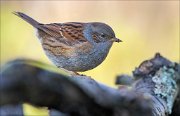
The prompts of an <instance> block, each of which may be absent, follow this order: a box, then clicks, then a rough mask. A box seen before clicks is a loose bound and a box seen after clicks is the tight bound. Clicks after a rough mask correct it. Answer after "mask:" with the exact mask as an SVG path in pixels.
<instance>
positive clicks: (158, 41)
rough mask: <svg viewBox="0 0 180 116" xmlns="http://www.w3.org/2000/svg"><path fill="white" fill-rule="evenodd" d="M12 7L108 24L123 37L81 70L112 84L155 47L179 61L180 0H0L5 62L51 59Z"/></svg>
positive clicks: (43, 18)
mask: <svg viewBox="0 0 180 116" xmlns="http://www.w3.org/2000/svg"><path fill="white" fill-rule="evenodd" d="M13 11H20V12H24V13H26V14H28V15H30V16H31V17H33V18H35V19H36V20H37V21H39V22H42V23H52V22H69V21H73V22H75V21H78V22H91V21H93V22H105V23H107V24H109V25H110V26H111V27H112V28H113V29H114V31H115V33H116V36H117V37H118V38H120V39H121V40H123V42H122V43H115V44H114V45H113V47H112V49H111V50H110V53H109V54H108V57H107V58H106V60H105V61H104V62H103V63H102V64H101V65H100V66H98V67H97V68H95V69H93V70H91V71H87V72H83V74H86V75H90V76H92V77H93V78H94V79H95V80H97V81H99V82H102V83H104V84H107V85H110V86H115V85H114V81H115V76H116V75H118V74H121V73H127V74H131V71H132V70H133V69H134V68H135V67H136V66H138V65H139V64H140V63H141V62H142V61H143V60H145V59H148V58H151V57H153V56H154V54H155V53H156V52H160V53H161V54H162V55H164V56H165V57H167V58H169V59H171V60H172V61H176V62H179V1H111V2H109V1H1V65H2V64H4V63H5V62H7V61H9V60H12V59H15V58H22V57H25V58H31V59H36V60H40V61H42V62H45V63H49V64H52V63H51V62H50V61H49V60H48V58H47V57H46V56H45V54H44V52H43V50H42V48H41V45H40V43H39V41H38V39H37V38H36V36H35V33H34V29H33V28H32V26H30V25H29V24H28V23H26V22H25V21H23V20H21V19H20V18H18V17H17V16H15V15H13V14H12V12H13ZM52 65H53V64H52Z"/></svg>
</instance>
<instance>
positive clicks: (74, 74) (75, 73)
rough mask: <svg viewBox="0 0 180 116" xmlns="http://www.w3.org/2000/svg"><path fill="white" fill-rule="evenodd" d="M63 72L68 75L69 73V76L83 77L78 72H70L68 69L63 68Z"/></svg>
mask: <svg viewBox="0 0 180 116" xmlns="http://www.w3.org/2000/svg"><path fill="white" fill-rule="evenodd" d="M58 68H60V67H58ZM61 69H62V70H63V71H65V72H66V73H68V74H69V76H82V75H81V74H79V73H77V72H75V71H69V70H67V69H64V68H61Z"/></svg>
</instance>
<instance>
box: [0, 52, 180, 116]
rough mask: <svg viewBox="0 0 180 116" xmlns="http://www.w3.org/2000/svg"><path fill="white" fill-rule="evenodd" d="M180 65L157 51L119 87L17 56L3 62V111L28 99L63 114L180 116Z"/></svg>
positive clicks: (120, 79)
mask: <svg viewBox="0 0 180 116" xmlns="http://www.w3.org/2000/svg"><path fill="white" fill-rule="evenodd" d="M45 67H46V68H45ZM179 67H180V66H179V64H177V63H173V62H171V61H169V60H167V59H166V58H164V57H162V56H161V55H160V54H156V55H155V57H154V58H152V59H150V60H146V61H144V62H143V63H141V64H140V66H139V67H138V68H136V69H135V70H134V71H133V75H132V76H128V75H120V76H118V77H117V81H116V84H119V87H118V89H115V88H111V87H108V86H106V85H103V84H101V83H98V82H96V81H95V80H93V79H92V78H90V77H88V76H73V77H71V76H66V75H63V74H62V73H61V72H57V71H55V70H52V68H50V66H47V65H45V64H43V63H40V62H37V61H33V60H22V59H21V60H14V61H11V62H9V63H7V64H6V65H4V66H3V67H2V71H1V81H0V85H1V86H0V92H1V99H0V111H1V113H2V112H3V111H4V112H5V110H3V107H4V106H7V104H19V103H24V102H26V103H30V104H33V105H35V106H39V107H42V106H43V107H44V106H45V107H48V108H49V109H50V115H55V114H57V115H59V116H144V115H145V114H146V116H168V115H170V114H171V116H177V115H180V112H179V109H180V89H179V87H180V86H179V84H180V76H179V74H180V72H179V69H180V68H179ZM120 84H121V85H120ZM9 110H11V109H9Z"/></svg>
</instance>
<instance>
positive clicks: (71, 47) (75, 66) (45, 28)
mask: <svg viewBox="0 0 180 116" xmlns="http://www.w3.org/2000/svg"><path fill="white" fill-rule="evenodd" d="M14 14H15V15H17V16H19V17H20V18H22V19H24V20H25V21H27V22H28V23H30V24H31V25H32V26H33V27H34V28H35V29H36V30H37V37H38V38H39V40H40V41H41V44H42V47H43V49H44V51H45V53H46V55H47V56H48V58H49V59H50V60H51V61H52V62H53V63H54V64H55V65H57V66H58V67H59V68H64V69H66V70H68V71H74V72H79V71H86V70H90V69H93V68H95V67H96V66H98V65H99V64H100V63H102V62H103V61H104V59H105V58H106V56H107V54H108V52H109V49H110V48H111V46H112V43H113V42H120V41H121V40H119V39H117V38H116V37H115V34H114V31H113V30H112V29H111V27H109V26H108V25H106V24H104V23H99V22H92V23H79V22H68V23H51V24H41V23H38V22H37V21H35V20H34V19H32V18H31V17H29V16H27V15H25V14H24V13H20V12H15V13H14Z"/></svg>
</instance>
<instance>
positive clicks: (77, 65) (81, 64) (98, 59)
mask: <svg viewBox="0 0 180 116" xmlns="http://www.w3.org/2000/svg"><path fill="white" fill-rule="evenodd" d="M47 56H48V57H49V59H50V60H51V61H52V62H53V63H54V64H55V65H56V66H58V67H60V68H64V69H67V70H69V71H77V72H81V71H87V70H90V69H93V68H95V67H96V66H98V65H99V64H101V63H102V61H103V60H104V59H105V57H106V54H104V55H99V56H97V54H96V53H91V54H84V55H83V54H81V55H80V56H76V57H64V56H53V55H51V54H49V53H47Z"/></svg>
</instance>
